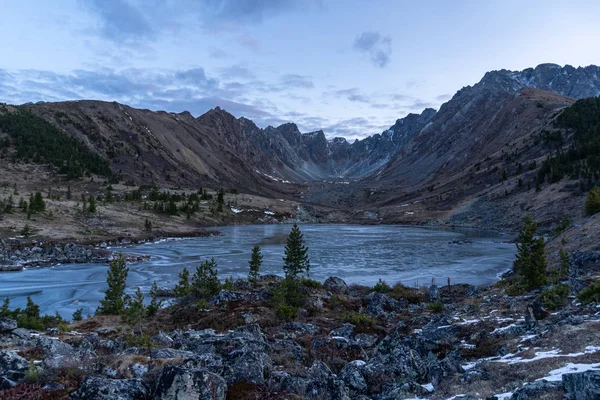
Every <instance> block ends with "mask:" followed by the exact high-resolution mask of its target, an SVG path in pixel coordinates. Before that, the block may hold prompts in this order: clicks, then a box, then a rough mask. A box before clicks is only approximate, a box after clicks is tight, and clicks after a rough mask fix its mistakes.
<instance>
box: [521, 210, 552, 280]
mask: <svg viewBox="0 0 600 400" xmlns="http://www.w3.org/2000/svg"><path fill="white" fill-rule="evenodd" d="M536 231H537V224H536V223H535V222H534V221H533V218H532V217H531V215H529V214H527V216H526V217H525V224H524V225H523V228H522V229H521V231H520V232H519V238H518V243H517V258H516V259H515V261H514V263H513V271H514V272H515V273H516V274H517V276H518V277H519V278H520V279H521V280H522V283H523V284H524V286H525V287H526V288H527V289H529V290H532V289H536V288H539V287H541V286H543V285H545V284H546V282H547V276H546V268H547V263H546V257H545V254H544V252H545V250H546V243H545V242H544V238H538V239H536V238H535V233H536Z"/></svg>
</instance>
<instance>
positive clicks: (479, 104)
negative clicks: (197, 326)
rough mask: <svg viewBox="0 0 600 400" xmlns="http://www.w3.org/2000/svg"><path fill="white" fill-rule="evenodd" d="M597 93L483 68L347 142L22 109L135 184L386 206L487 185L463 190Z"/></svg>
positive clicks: (207, 118) (293, 130)
mask: <svg viewBox="0 0 600 400" xmlns="http://www.w3.org/2000/svg"><path fill="white" fill-rule="evenodd" d="M599 94H600V68H599V67H597V66H588V67H585V68H574V67H571V66H569V65H567V66H564V67H561V66H559V65H555V64H542V65H539V66H537V67H536V68H529V69H525V70H523V71H507V70H499V71H492V72H488V73H486V74H485V76H484V77H483V79H482V80H481V81H480V82H479V83H477V84H475V85H474V86H472V87H471V86H467V87H464V88H462V89H461V90H459V91H458V92H457V93H456V94H455V95H454V96H453V97H452V98H451V99H450V100H449V101H448V102H446V103H445V104H443V105H442V106H441V107H440V109H439V111H437V112H436V111H435V110H433V109H425V110H424V111H423V112H422V113H421V114H409V115H407V116H406V117H404V118H401V119H398V120H397V121H396V123H395V124H394V125H393V126H391V127H390V128H389V129H387V130H385V131H384V132H382V133H381V134H377V135H373V136H370V137H367V138H365V139H363V140H356V141H354V142H352V143H349V142H348V141H347V140H346V139H344V138H334V139H331V140H327V138H326V137H325V135H324V133H323V131H316V132H310V133H301V132H300V131H299V130H298V127H297V126H296V125H295V124H293V123H287V124H283V125H281V126H278V127H271V126H269V127H267V128H265V129H261V128H259V127H257V126H256V125H255V124H254V123H253V122H252V121H251V120H249V119H247V118H243V117H242V118H235V117H234V116H233V115H231V114H229V113H228V112H227V111H225V110H223V109H220V108H219V107H216V108H215V109H212V110H210V111H208V112H207V113H205V114H203V115H201V116H199V117H198V118H194V117H193V116H192V115H191V114H190V113H188V112H183V113H179V114H177V113H167V112H163V111H159V112H154V111H149V110H140V109H134V108H131V107H128V106H126V105H122V104H118V103H108V102H100V101H70V102H59V103H37V104H28V105H25V106H24V108H26V109H27V110H29V111H30V112H32V113H34V114H36V115H37V116H40V117H42V118H44V119H45V120H47V121H49V122H50V123H52V124H54V125H55V126H57V127H58V128H60V129H61V130H63V131H64V132H66V133H68V134H70V135H72V136H75V137H77V138H79V139H81V140H83V141H84V142H85V143H86V144H87V145H88V146H89V147H90V148H91V149H93V151H95V152H96V153H97V154H99V155H101V156H103V157H105V158H106V159H108V160H110V164H111V166H112V168H113V169H115V170H116V171H118V172H119V173H121V174H122V175H123V176H124V177H125V179H127V180H132V181H134V182H135V183H137V184H151V183H157V184H168V185H171V186H182V187H183V186H187V187H190V186H203V185H208V186H212V187H236V188H238V189H239V190H242V191H247V192H251V193H261V194H264V195H268V196H283V197H285V196H294V197H298V196H301V197H302V198H304V199H305V200H306V201H312V202H315V203H321V204H323V203H331V204H332V205H339V201H340V197H339V196H338V195H336V194H333V191H334V189H331V190H329V191H328V189H326V188H325V186H323V185H325V183H326V182H338V183H340V182H342V181H347V182H348V183H349V184H350V183H351V184H352V185H355V186H354V187H356V188H359V189H345V190H348V193H346V194H345V195H344V196H345V198H346V200H345V203H344V204H346V205H347V206H348V207H351V206H352V205H353V204H359V203H360V204H371V203H376V204H381V205H385V204H394V203H395V202H400V201H403V199H406V198H408V197H411V196H412V197H414V196H417V195H422V194H423V193H424V192H426V191H429V192H432V194H431V197H432V198H435V199H437V200H436V201H440V202H443V199H447V198H456V199H459V198H464V197H465V196H469V195H472V194H473V193H477V191H480V190H482V188H483V187H485V185H486V184H487V185H489V182H491V181H493V179H495V178H493V179H492V178H491V175H490V176H488V177H487V178H486V177H483V176H480V177H479V179H478V180H475V181H473V176H474V174H473V171H472V168H473V166H474V165H476V164H477V165H479V166H480V167H479V168H484V170H485V171H488V170H489V169H494V168H500V167H503V166H504V167H503V168H508V169H509V170H510V168H512V167H511V166H510V165H509V164H506V158H507V157H506V155H507V154H512V155H515V157H516V154H521V153H522V154H525V152H526V151H527V152H529V153H527V154H528V157H533V158H535V157H538V156H541V155H542V153H543V152H542V153H539V154H538V153H536V152H535V151H534V149H533V147H532V146H533V145H532V144H531V143H529V139H530V138H531V137H533V136H535V135H538V134H539V132H541V131H542V130H543V129H547V127H548V124H550V123H551V121H552V118H554V117H555V116H556V114H557V112H558V111H560V110H561V109H562V108H564V107H566V106H569V105H571V104H572V103H573V102H574V101H575V99H580V98H584V97H590V96H598V95H599ZM528 143H529V144H528ZM544 154H545V153H544ZM494 163H496V164H497V165H495V164H494ZM498 163H500V164H498ZM478 171H479V170H478ZM467 178H468V179H467ZM477 182H479V183H477ZM292 183H295V184H292ZM311 187H312V188H313V189H312V190H311V189H310V188H311ZM317 187H318V188H320V189H319V190H316V189H315V188H317ZM336 187H337V188H339V185H338V186H336ZM434 188H437V189H438V190H441V189H440V188H444V191H443V192H435V191H434V190H433V189H434ZM323 190H325V192H326V193H329V194H328V195H326V196H324V195H323V194H322V191H323ZM335 190H337V189H335ZM436 193H437V194H436ZM340 196H341V195H340Z"/></svg>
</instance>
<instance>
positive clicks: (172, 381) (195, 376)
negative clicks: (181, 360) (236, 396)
mask: <svg viewBox="0 0 600 400" xmlns="http://www.w3.org/2000/svg"><path fill="white" fill-rule="evenodd" d="M226 393H227V384H226V383H225V379H223V378H221V377H220V376H219V375H216V374H213V373H212V372H209V371H207V370H206V369H188V368H185V367H181V366H170V367H165V368H164V369H163V371H162V373H161V374H160V376H159V377H158V380H157V383H156V387H155V389H154V393H153V398H154V399H157V400H225V395H226Z"/></svg>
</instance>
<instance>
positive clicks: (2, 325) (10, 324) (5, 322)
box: [0, 318, 17, 333]
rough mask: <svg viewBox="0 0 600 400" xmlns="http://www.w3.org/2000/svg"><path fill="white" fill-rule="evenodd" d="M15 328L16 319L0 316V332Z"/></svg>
mask: <svg viewBox="0 0 600 400" xmlns="http://www.w3.org/2000/svg"><path fill="white" fill-rule="evenodd" d="M15 329H17V321H15V320H14V319H8V318H0V333H6V332H11V331H14V330H15Z"/></svg>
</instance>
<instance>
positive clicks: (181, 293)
mask: <svg viewBox="0 0 600 400" xmlns="http://www.w3.org/2000/svg"><path fill="white" fill-rule="evenodd" d="M174 292H175V296H176V297H178V298H183V297H186V296H187V295H189V294H190V271H188V269H187V268H183V271H181V272H180V273H179V283H178V284H177V285H175V289H174Z"/></svg>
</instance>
